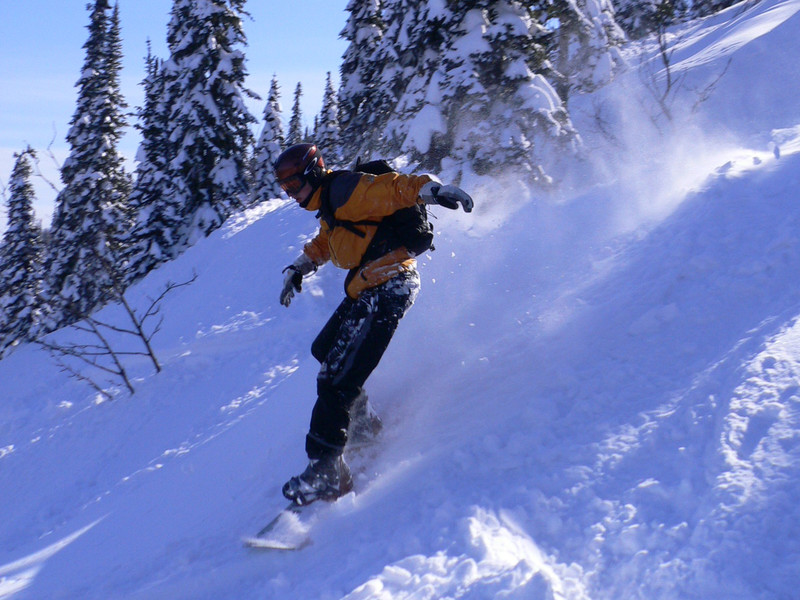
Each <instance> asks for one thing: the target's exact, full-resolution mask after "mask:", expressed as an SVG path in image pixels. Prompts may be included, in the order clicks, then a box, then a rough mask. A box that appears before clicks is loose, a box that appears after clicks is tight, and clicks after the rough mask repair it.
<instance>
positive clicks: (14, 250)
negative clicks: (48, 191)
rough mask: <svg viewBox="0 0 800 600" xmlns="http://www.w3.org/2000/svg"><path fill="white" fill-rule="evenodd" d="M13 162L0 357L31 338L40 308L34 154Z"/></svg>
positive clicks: (2, 268) (1, 285)
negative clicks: (33, 182)
mask: <svg viewBox="0 0 800 600" xmlns="http://www.w3.org/2000/svg"><path fill="white" fill-rule="evenodd" d="M14 158H15V159H16V162H15V164H14V170H13V171H12V173H11V180H10V182H9V192H10V194H9V197H8V201H7V208H8V228H7V229H6V231H5V234H4V235H3V245H2V248H0V250H2V252H1V253H0V357H1V356H2V355H3V353H4V352H5V351H6V350H7V349H8V348H9V347H10V346H13V345H15V344H17V343H19V342H20V341H24V340H26V339H29V337H30V336H31V335H33V334H34V329H35V324H36V321H37V314H38V312H39V310H40V308H41V305H42V298H41V277H42V272H41V269H42V250H41V245H40V236H41V232H40V230H39V228H38V227H37V226H36V224H35V222H34V213H33V202H34V200H35V195H34V191H33V186H32V185H31V182H30V176H31V171H32V168H31V159H35V153H34V151H33V150H32V149H31V148H30V147H28V148H27V149H26V150H24V151H23V152H22V153H20V154H15V155H14Z"/></svg>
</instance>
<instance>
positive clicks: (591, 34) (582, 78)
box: [534, 0, 625, 102]
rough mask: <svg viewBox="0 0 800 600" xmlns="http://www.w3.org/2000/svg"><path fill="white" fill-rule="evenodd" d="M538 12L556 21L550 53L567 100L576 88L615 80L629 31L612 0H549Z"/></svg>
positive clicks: (589, 88)
mask: <svg viewBox="0 0 800 600" xmlns="http://www.w3.org/2000/svg"><path fill="white" fill-rule="evenodd" d="M534 14H538V15H540V18H544V19H546V20H547V22H548V23H549V24H556V26H555V28H554V33H553V36H552V42H551V44H550V46H549V48H548V56H549V59H550V60H551V61H552V62H553V64H554V66H555V69H556V71H557V73H558V74H559V77H558V79H557V80H556V81H555V82H554V84H555V87H556V89H557V91H558V93H559V95H560V97H561V99H562V100H563V101H564V102H567V100H568V98H569V95H570V93H571V91H572V90H580V91H593V90H595V89H597V88H598V87H600V86H602V85H605V84H606V83H608V82H609V81H611V79H612V78H613V75H614V73H615V71H616V70H617V68H618V67H619V66H620V65H621V64H622V63H623V59H622V56H621V54H620V52H619V46H620V45H621V44H622V42H623V41H624V38H625V35H624V33H623V32H622V29H621V28H620V27H619V25H618V24H617V22H616V20H615V19H614V7H613V6H612V4H611V1H610V0H552V1H551V0H548V1H547V2H546V3H545V4H544V8H541V9H538V10H537V11H536V13H534Z"/></svg>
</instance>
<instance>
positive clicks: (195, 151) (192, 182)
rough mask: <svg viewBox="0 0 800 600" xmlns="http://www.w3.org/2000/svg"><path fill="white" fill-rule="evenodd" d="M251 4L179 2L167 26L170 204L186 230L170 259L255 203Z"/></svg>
mask: <svg viewBox="0 0 800 600" xmlns="http://www.w3.org/2000/svg"><path fill="white" fill-rule="evenodd" d="M244 4H245V0H175V1H174V4H173V7H172V11H171V19H170V23H169V26H168V33H167V44H168V47H169V50H170V58H169V60H168V61H166V62H165V63H164V65H163V74H164V78H165V91H164V98H165V102H166V103H167V105H168V106H170V107H171V108H172V110H171V113H170V116H169V122H170V124H171V127H172V129H171V132H170V138H169V143H170V147H169V151H170V155H171V161H170V174H171V179H172V189H171V192H170V194H171V196H172V198H171V202H172V203H174V204H173V205H174V206H176V207H180V209H179V210H180V212H179V217H180V219H181V221H182V224H181V227H180V229H179V230H178V231H176V232H174V234H173V237H172V239H173V243H174V247H173V248H172V249H171V250H170V254H172V255H174V254H177V253H179V252H180V251H181V250H183V249H184V248H186V247H188V246H190V245H192V244H193V243H194V242H195V241H196V240H197V239H198V238H199V237H202V236H206V235H208V234H209V233H211V232H212V231H213V230H215V229H216V228H218V227H219V226H220V225H222V223H223V222H224V221H225V219H226V218H227V217H228V216H230V214H232V212H233V211H235V210H237V209H240V208H242V207H244V206H245V205H246V204H247V202H248V198H249V193H250V190H249V186H248V177H247V162H248V157H247V152H248V149H249V148H251V147H252V141H253V135H252V132H251V131H250V124H251V123H255V122H256V120H255V118H254V117H253V116H252V115H251V114H250V113H249V112H248V109H247V107H246V106H245V103H244V96H252V97H255V95H254V94H253V93H252V92H250V91H249V90H247V89H246V88H245V87H244V80H245V76H246V71H245V67H244V62H245V57H244V54H243V52H242V51H241V50H238V49H236V47H237V46H240V45H244V44H246V39H245V35H244V31H243V29H242V20H241V16H240V14H242V13H243V11H244Z"/></svg>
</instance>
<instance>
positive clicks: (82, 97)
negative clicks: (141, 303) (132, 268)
mask: <svg viewBox="0 0 800 600" xmlns="http://www.w3.org/2000/svg"><path fill="white" fill-rule="evenodd" d="M88 8H89V10H90V11H91V14H90V24H89V26H88V30H89V38H88V40H87V42H86V44H85V45H84V49H85V50H86V59H85V62H84V66H83V69H82V71H81V76H80V78H79V80H78V83H77V87H78V89H79V91H78V105H77V109H76V111H75V114H74V115H73V117H72V120H71V122H70V126H71V127H70V130H69V132H68V134H67V141H68V143H69V145H70V154H69V157H68V158H67V160H66V161H65V162H64V166H63V168H62V169H61V179H62V182H63V183H64V187H63V189H62V190H61V192H60V193H59V194H58V197H57V198H56V209H55V212H54V215H53V222H52V230H51V245H50V253H49V257H48V266H47V275H46V284H47V292H46V295H47V297H48V301H49V303H50V305H51V309H52V310H51V317H52V321H51V322H50V323H48V327H49V328H55V327H59V326H61V325H63V324H64V323H66V322H68V321H70V320H72V319H75V318H79V317H81V316H83V315H86V314H88V313H89V312H90V311H91V310H92V309H93V308H95V307H96V306H97V305H98V304H99V303H101V302H102V301H103V300H104V299H105V298H107V297H108V290H109V286H110V282H109V279H108V277H107V276H106V275H105V274H104V269H103V267H102V263H103V261H104V260H108V259H109V258H108V253H109V252H113V251H114V250H115V249H117V248H118V247H119V244H120V240H119V235H120V232H121V231H122V230H124V229H125V227H126V226H127V223H126V219H127V216H128V210H127V208H126V202H127V197H128V194H129V191H130V179H129V177H128V175H127V174H126V173H125V171H124V169H123V158H122V156H121V154H120V153H119V152H118V151H117V145H118V142H119V140H120V138H121V137H122V134H123V127H124V125H125V117H124V108H125V107H126V106H125V103H124V101H123V99H122V95H121V93H120V83H119V71H120V65H121V44H120V40H119V12H118V9H117V8H116V7H115V8H114V9H113V13H112V15H111V16H109V15H108V14H107V11H109V10H111V7H110V5H109V4H108V1H107V0H96V1H95V3H94V4H93V5H89V6H88Z"/></svg>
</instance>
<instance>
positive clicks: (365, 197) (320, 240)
mask: <svg viewBox="0 0 800 600" xmlns="http://www.w3.org/2000/svg"><path fill="white" fill-rule="evenodd" d="M429 181H431V178H430V177H429V176H427V175H402V174H400V173H387V174H385V175H367V174H363V173H356V172H345V173H343V174H340V175H338V176H337V177H336V178H335V179H334V180H333V181H332V183H331V184H330V207H331V209H332V211H333V216H334V217H335V218H336V219H339V220H342V221H365V220H366V221H375V222H379V221H380V220H381V219H382V218H383V217H385V216H387V215H390V214H392V213H394V212H395V211H397V210H399V209H401V208H407V207H409V206H413V205H414V204H416V203H418V202H420V199H419V191H420V189H421V188H422V186H423V185H425V184H426V183H427V182H429ZM321 196H322V187H320V188H318V189H317V190H316V191H315V192H314V194H313V195H312V197H311V199H310V200H309V202H308V204H307V205H306V210H311V211H317V210H319V209H320V206H321V204H322V200H321ZM357 227H358V229H359V230H360V231H361V232H363V233H364V237H361V236H359V235H358V234H356V233H354V232H353V231H350V230H349V229H348V228H347V227H342V226H335V227H333V228H331V227H330V226H329V225H328V223H326V222H325V220H324V219H320V228H319V231H318V232H317V235H316V237H315V238H314V239H313V240H311V241H310V242H309V243H308V244H306V245H305V247H304V248H303V252H305V254H306V255H307V256H308V257H309V258H310V259H311V260H312V261H313V262H314V264H316V265H322V264H323V263H325V262H327V261H328V260H330V261H331V262H333V264H334V265H336V266H337V267H341V268H342V269H350V270H351V273H350V275H349V276H348V280H347V284H346V291H347V295H348V296H350V297H351V298H358V297H359V296H360V295H361V292H363V291H364V290H365V289H368V288H371V287H374V286H376V285H380V284H382V283H385V282H386V281H388V280H389V279H391V278H392V277H394V276H395V275H397V274H398V273H400V272H402V271H404V270H408V269H412V268H414V266H415V264H416V261H415V260H414V258H413V255H412V254H411V253H409V252H408V251H407V250H406V249H405V248H398V249H396V250H394V251H392V252H389V253H388V254H386V255H384V256H382V257H379V258H378V259H376V260H373V261H370V262H368V263H366V264H364V265H362V264H361V262H362V260H363V258H364V253H365V252H366V251H367V248H368V247H369V244H370V242H371V241H372V238H373V237H374V236H375V232H376V231H377V229H378V227H377V225H367V224H359V225H357Z"/></svg>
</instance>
